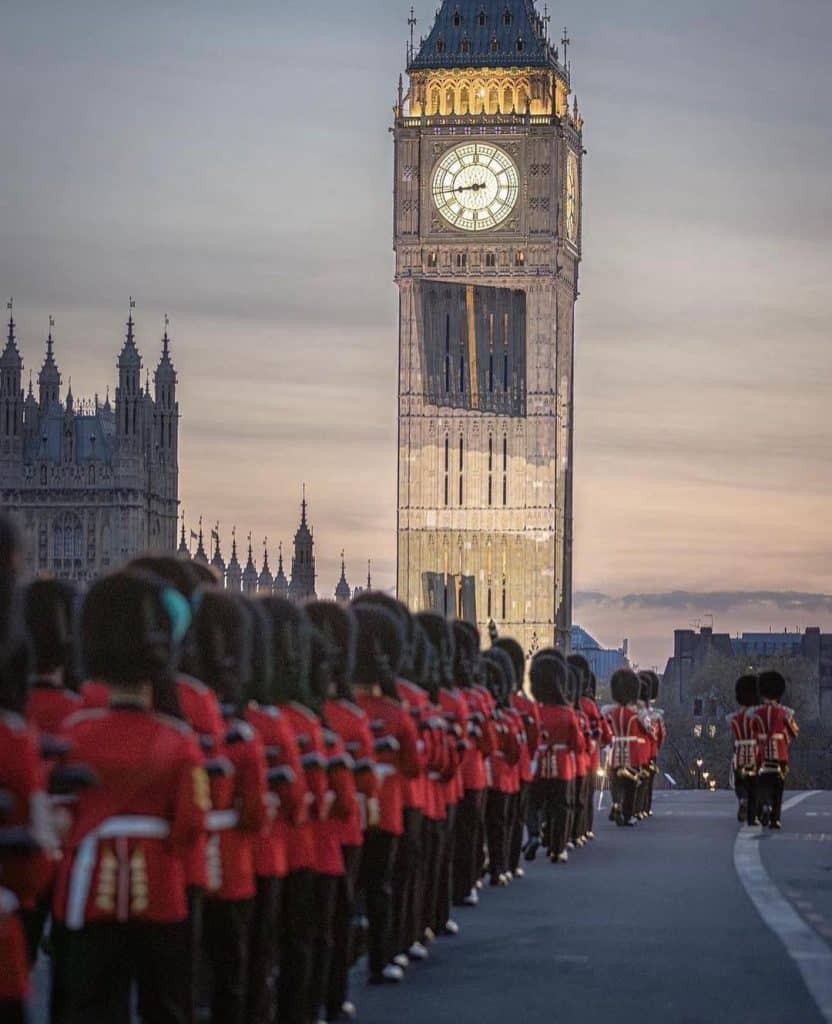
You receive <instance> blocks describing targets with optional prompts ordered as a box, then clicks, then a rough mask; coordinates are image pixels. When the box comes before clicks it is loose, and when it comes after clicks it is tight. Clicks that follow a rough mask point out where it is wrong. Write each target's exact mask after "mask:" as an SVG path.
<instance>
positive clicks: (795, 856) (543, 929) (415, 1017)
mask: <svg viewBox="0 0 832 1024" xmlns="http://www.w3.org/2000/svg"><path fill="white" fill-rule="evenodd" d="M788 795H791V794H788ZM654 811H655V813H654V817H653V818H651V819H650V820H649V821H648V822H646V823H644V824H642V825H639V826H638V827H637V828H635V829H619V828H616V827H615V826H613V825H611V824H610V823H609V822H608V821H607V820H606V815H604V814H602V815H601V816H600V820H596V833H597V839H596V840H595V842H594V843H592V844H590V845H589V846H587V847H585V848H584V849H583V850H579V851H576V852H575V853H574V854H572V855H571V859H570V862H569V864H567V865H551V864H549V863H548V861H544V860H543V859H542V857H539V859H538V861H536V862H535V863H534V864H532V865H530V866H528V867H529V869H528V870H527V871H526V877H525V878H524V879H522V880H519V881H516V882H514V883H513V884H512V885H511V887H510V888H508V889H486V890H484V892H483V893H482V899H481V901H480V905H479V907H477V908H476V909H470V910H469V909H464V908H460V909H458V910H455V914H456V920H457V921H458V922H459V924H460V926H461V929H462V931H461V934H460V935H459V936H458V937H456V938H448V939H440V940H439V941H438V942H436V943H435V944H434V945H433V946H432V947H431V957H430V959H429V960H427V961H425V962H424V963H422V964H418V965H414V966H412V967H411V968H410V969H409V970H408V973H407V977H406V980H405V982H404V983H403V984H402V985H401V986H399V987H396V988H384V989H371V988H367V987H366V986H365V985H364V984H363V979H362V978H361V976H360V975H357V976H356V979H355V985H354V993H353V995H354V999H355V1002H356V1003H357V1004H358V1007H359V1011H360V1013H359V1019H360V1021H361V1022H362V1024H391V1022H396V1024H446V1022H447V1024H451V1022H455V1024H468V1022H475V1021H476V1022H482V1024H490V1022H494V1024H497V1022H501V1024H502V1022H511V1024H527V1022H528V1024H534V1022H538V1021H541V1022H542V1021H546V1022H550V1021H551V1022H556V1024H573V1022H574V1024H579V1022H580V1024H594V1022H596V1021H615V1022H616V1024H628V1022H630V1021H632V1022H634V1024H635V1022H638V1024H651V1022H652V1021H663V1022H664V1021H666V1022H669V1024H719V1022H721V1021H731V1022H732V1024H746V1022H747V1024H815V1022H828V1021H832V1007H830V1006H829V1004H828V1001H827V1003H826V1004H825V1005H824V1007H823V1010H821V1009H820V1008H819V1007H818V1004H817V1003H816V1001H815V999H814V998H813V996H812V995H811V994H810V992H809V990H808V988H807V986H806V983H805V982H804V981H803V978H802V974H801V970H800V967H799V966H798V964H799V963H800V960H799V957H800V954H799V953H798V954H797V955H798V960H797V961H796V960H794V959H792V957H791V956H790V955H789V953H788V952H787V949H786V946H785V945H784V944H783V940H782V939H781V938H780V937H779V936H778V933H777V932H776V931H773V930H772V928H771V927H770V926H769V925H768V924H766V923H765V922H764V921H763V918H762V917H761V915H760V913H759V912H758V910H757V909H756V907H755V905H754V903H753V902H752V899H751V898H750V897H749V894H748V893H747V891H746V888H745V885H744V882H743V879H742V878H741V877H740V875H739V874H738V869H737V868H736V867H735V858H734V848H735V845H736V844H737V841H738V834H739V832H740V829H739V826H738V824H737V821H736V801H735V799H734V796H733V794H731V793H728V792H724V791H722V792H716V793H710V792H704V791H703V792H695V791H691V792H679V793H658V794H656V799H655V804H654ZM824 830H825V831H824ZM745 831H746V832H748V831H750V830H745ZM753 832H754V833H755V834H754V835H753V836H748V837H744V838H747V839H748V840H749V841H751V842H753V843H754V844H755V849H756V850H758V851H759V854H760V860H761V862H762V866H763V869H764V873H765V875H767V876H768V881H770V882H771V883H772V884H773V886H774V887H775V888H774V889H773V890H770V892H769V895H770V896H771V895H772V894H775V893H779V894H781V895H782V897H783V898H784V900H785V901H786V902H787V903H788V905H789V906H790V907H791V908H793V910H794V911H796V912H797V914H798V915H799V917H800V920H801V922H803V925H804V926H808V927H809V928H811V929H812V932H813V933H814V935H815V936H817V937H819V938H820V939H821V940H822V944H821V946H820V949H822V950H824V951H825V952H826V953H828V954H829V958H830V959H829V961H828V962H827V961H826V960H824V959H823V958H822V957H820V954H819V953H818V952H817V951H816V950H815V951H814V952H813V953H812V954H811V955H812V956H814V957H815V960H814V961H813V962H814V963H815V964H816V965H817V966H818V967H819V968H820V969H821V971H823V972H825V973H826V974H827V975H828V977H829V978H830V981H832V970H830V971H828V972H827V971H826V968H827V967H828V966H829V965H830V964H832V949H830V945H831V944H832V793H828V792H823V793H818V794H812V795H810V796H808V797H807V798H805V799H802V800H801V801H800V803H798V804H797V805H796V806H794V807H793V808H790V809H789V810H787V811H786V812H785V814H784V827H783V831H782V832H779V833H773V832H765V833H762V832H761V830H759V829H756V830H753ZM774 924H775V925H777V921H776V920H775V921H774ZM777 927H780V926H779V925H777ZM786 939H787V940H788V939H789V936H788V935H786ZM819 957H820V959H818V958H819Z"/></svg>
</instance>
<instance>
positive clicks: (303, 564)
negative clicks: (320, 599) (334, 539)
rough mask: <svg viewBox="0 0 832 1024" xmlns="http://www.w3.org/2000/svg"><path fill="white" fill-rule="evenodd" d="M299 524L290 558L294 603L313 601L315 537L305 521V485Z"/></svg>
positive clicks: (290, 591)
mask: <svg viewBox="0 0 832 1024" xmlns="http://www.w3.org/2000/svg"><path fill="white" fill-rule="evenodd" d="M300 508H301V513H300V526H299V527H298V530H297V533H296V534H295V554H294V557H293V558H292V582H291V583H290V584H289V597H290V598H291V599H292V600H293V601H294V602H295V603H296V604H302V603H303V602H304V601H314V600H315V598H316V597H317V595H316V593H315V538H314V537H313V535H312V531H311V530H310V529H309V524H308V523H307V521H306V485H305V484H304V487H303V500H302V502H301V506H300Z"/></svg>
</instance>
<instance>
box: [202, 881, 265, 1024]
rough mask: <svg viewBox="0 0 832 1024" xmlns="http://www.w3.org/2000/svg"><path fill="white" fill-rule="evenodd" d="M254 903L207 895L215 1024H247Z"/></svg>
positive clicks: (205, 924)
mask: <svg viewBox="0 0 832 1024" xmlns="http://www.w3.org/2000/svg"><path fill="white" fill-rule="evenodd" d="M253 909H254V901H253V900H221V899H215V898H214V897H212V896H206V898H205V902H204V903H203V906H202V943H203V947H204V949H205V957H206V960H207V961H208V966H209V968H210V972H211V1022H212V1024H244V1022H245V1021H246V990H247V986H248V970H249V967H248V952H249V941H250V936H251V915H252V911H253Z"/></svg>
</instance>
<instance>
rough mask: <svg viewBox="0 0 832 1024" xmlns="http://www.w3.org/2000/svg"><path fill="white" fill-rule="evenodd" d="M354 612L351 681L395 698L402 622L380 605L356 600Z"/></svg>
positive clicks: (402, 634)
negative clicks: (355, 630)
mask: <svg viewBox="0 0 832 1024" xmlns="http://www.w3.org/2000/svg"><path fill="white" fill-rule="evenodd" d="M353 613H354V615H355V619H356V625H357V627H358V633H357V635H356V641H355V675H354V680H355V682H356V683H360V684H364V685H371V686H381V688H382V691H383V692H384V693H385V694H386V695H387V696H389V697H393V698H395V697H396V685H395V680H396V675H397V674H398V672H399V667H400V665H401V660H402V650H403V647H404V631H403V629H402V626H401V621H400V619H399V617H398V616H396V615H395V614H394V613H393V612H391V611H388V610H387V608H385V607H384V606H383V605H381V604H376V603H374V602H370V601H356V602H355V603H354V604H353Z"/></svg>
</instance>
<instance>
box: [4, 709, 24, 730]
mask: <svg viewBox="0 0 832 1024" xmlns="http://www.w3.org/2000/svg"><path fill="white" fill-rule="evenodd" d="M0 721H2V723H3V725H5V726H7V728H9V729H10V730H11V731H12V732H25V731H26V719H25V718H24V717H23V716H22V715H19V714H18V713H17V712H16V711H4V710H0Z"/></svg>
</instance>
